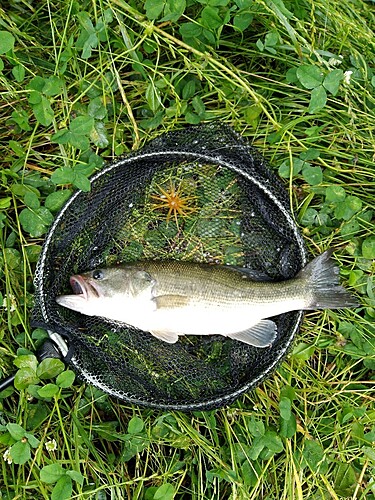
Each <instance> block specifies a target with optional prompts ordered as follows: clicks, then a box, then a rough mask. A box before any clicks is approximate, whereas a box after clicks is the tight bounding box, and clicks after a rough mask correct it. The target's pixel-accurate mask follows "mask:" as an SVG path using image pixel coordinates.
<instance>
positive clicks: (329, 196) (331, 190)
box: [326, 186, 346, 203]
mask: <svg viewBox="0 0 375 500" xmlns="http://www.w3.org/2000/svg"><path fill="white" fill-rule="evenodd" d="M345 198H346V192H345V189H344V188H343V187H341V186H328V187H327V189H326V201H328V202H333V203H336V202H340V201H344V200H345Z"/></svg>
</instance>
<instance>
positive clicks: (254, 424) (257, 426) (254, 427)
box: [248, 415, 265, 437]
mask: <svg viewBox="0 0 375 500" xmlns="http://www.w3.org/2000/svg"><path fill="white" fill-rule="evenodd" d="M248 426H249V432H250V434H251V435H252V436H254V437H260V436H263V435H264V433H265V427H264V423H263V422H262V420H257V419H255V418H254V416H253V415H252V416H251V418H250V422H249V424H248Z"/></svg>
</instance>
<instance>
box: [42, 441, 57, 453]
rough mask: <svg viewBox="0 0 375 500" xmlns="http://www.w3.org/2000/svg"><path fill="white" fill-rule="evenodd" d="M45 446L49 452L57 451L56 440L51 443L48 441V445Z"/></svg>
mask: <svg viewBox="0 0 375 500" xmlns="http://www.w3.org/2000/svg"><path fill="white" fill-rule="evenodd" d="M44 446H45V447H46V450H47V451H55V450H57V443H56V440H55V439H52V440H51V441H47V443H46V444H45V445H44Z"/></svg>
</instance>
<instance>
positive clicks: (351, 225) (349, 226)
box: [340, 219, 361, 240]
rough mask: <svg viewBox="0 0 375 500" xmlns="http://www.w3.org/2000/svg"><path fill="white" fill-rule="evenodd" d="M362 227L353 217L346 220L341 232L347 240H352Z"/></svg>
mask: <svg viewBox="0 0 375 500" xmlns="http://www.w3.org/2000/svg"><path fill="white" fill-rule="evenodd" d="M360 229H361V226H360V225H359V222H358V221H357V220H355V219H352V220H350V221H348V222H345V223H344V224H343V225H342V226H341V228H340V234H341V236H342V237H343V239H345V240H350V239H352V237H353V236H354V235H356V234H357V233H358V232H359V231H360Z"/></svg>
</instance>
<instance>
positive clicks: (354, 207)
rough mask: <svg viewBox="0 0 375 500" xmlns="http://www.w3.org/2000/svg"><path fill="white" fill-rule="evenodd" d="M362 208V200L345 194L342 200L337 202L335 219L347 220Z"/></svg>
mask: <svg viewBox="0 0 375 500" xmlns="http://www.w3.org/2000/svg"><path fill="white" fill-rule="evenodd" d="M361 208H362V200H361V199H360V198H358V197H357V196H347V197H346V198H345V200H344V201H342V202H340V203H338V204H337V206H336V208H335V217H336V218H337V219H343V220H349V219H351V218H352V217H353V215H354V214H356V213H357V212H359V211H360V210H361Z"/></svg>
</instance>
